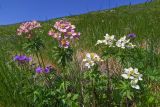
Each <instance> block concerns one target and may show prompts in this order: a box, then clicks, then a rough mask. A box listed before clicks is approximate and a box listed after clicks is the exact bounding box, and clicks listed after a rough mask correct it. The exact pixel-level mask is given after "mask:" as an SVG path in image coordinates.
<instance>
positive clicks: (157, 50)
mask: <svg viewBox="0 0 160 107" xmlns="http://www.w3.org/2000/svg"><path fill="white" fill-rule="evenodd" d="M66 19H68V20H69V21H71V22H72V23H73V24H74V25H76V27H77V31H80V32H81V37H80V40H79V41H77V43H76V46H75V47H74V50H76V51H78V52H80V51H81V52H83V51H88V52H97V53H101V51H102V49H101V48H100V47H95V43H96V41H97V40H99V39H103V36H104V35H105V34H106V33H109V34H114V35H116V36H124V35H127V34H129V33H135V34H136V35H137V38H136V39H135V42H136V43H137V44H138V46H139V47H140V49H139V50H137V51H136V52H135V51H134V53H132V54H134V58H133V59H126V60H125V61H128V62H131V63H132V64H133V65H134V66H136V67H137V68H140V69H141V70H142V71H143V74H144V76H146V77H144V78H146V79H145V80H144V81H143V82H144V84H146V86H144V87H148V88H146V89H145V88H144V89H142V91H141V92H140V93H138V94H137V96H138V95H140V94H141V96H140V97H137V96H134V98H137V100H136V99H135V102H136V103H137V106H139V107H147V106H148V107H152V106H155V107H158V106H160V0H156V1H154V2H152V3H145V4H140V5H135V6H124V7H120V8H115V9H112V11H111V10H106V11H100V12H92V13H88V14H84V15H80V16H72V17H66ZM56 20H57V19H53V20H49V21H46V22H41V25H42V28H40V31H41V32H40V33H39V35H40V36H41V38H43V41H44V43H45V51H42V53H43V57H45V58H46V59H47V61H48V60H49V61H50V62H53V63H54V64H56V62H55V61H54V58H53V56H52V48H53V44H54V43H53V40H52V39H51V38H50V37H48V31H49V30H50V28H51V27H52V26H53V24H54V23H55V21H56ZM18 26H19V24H16V25H9V26H1V27H0V106H1V105H2V107H3V106H11V105H13V106H15V107H18V106H20V107H22V105H23V106H41V104H40V103H39V102H36V100H37V99H36V97H35V98H34V100H35V101H33V100H32V99H31V98H32V97H33V96H32V93H33V91H30V90H29V88H30V89H34V86H33V85H32V82H31V81H29V78H28V77H29V76H30V75H32V74H31V73H27V72H28V70H27V69H19V68H18V67H17V66H16V64H15V63H14V62H13V61H12V56H13V55H15V54H16V53H18V52H19V50H20V49H21V47H20V45H19V44H18V42H17V41H19V38H18V37H17V35H16V29H17V27H18ZM22 41H23V40H22ZM75 53H76V52H75ZM71 65H72V66H71V67H68V70H69V73H66V74H65V75H67V77H68V78H69V79H68V78H67V80H68V81H71V82H70V84H72V87H75V89H74V91H75V93H77V92H78V91H79V89H80V87H81V83H79V82H78V81H79V79H80V78H75V77H76V75H77V72H79V68H78V67H77V66H78V65H77V63H76V62H71ZM58 67H59V68H61V66H58ZM33 74H34V72H33ZM97 78H100V77H97ZM103 82H104V81H103ZM114 82H115V81H113V83H114ZM102 84H104V83H102ZM97 86H99V85H97ZM28 87H29V88H28ZM72 87H71V88H72ZM37 89H39V88H37ZM24 90H25V91H24ZM44 90H45V89H44ZM44 90H40V91H39V90H35V91H34V95H35V96H36V95H37V96H38V94H39V93H40V94H39V96H42V98H41V97H38V98H39V101H41V102H43V104H44V105H45V104H47V101H48V102H49V101H50V99H46V98H48V96H47V94H48V93H49V92H51V91H50V90H48V91H44ZM60 91H61V90H60ZM100 91H101V90H100ZM43 92H46V93H47V94H46V93H43ZM117 92H118V91H117ZM57 94H58V92H57V93H53V95H54V96H55V97H57V96H58V95H57ZM61 94H63V92H62V93H61ZM29 95H31V96H29ZM62 96H63V95H62ZM68 96H69V95H68ZM114 96H116V95H114ZM58 97H59V96H58ZM64 97H65V96H64ZM74 97H77V96H74ZM89 98H90V97H88V99H89ZM116 98H121V97H119V96H118V94H117V97H116ZM44 99H46V102H45V101H44ZM75 99H76V98H75ZM56 100H57V99H56ZM56 100H54V101H56ZM73 100H74V98H73ZM79 100H80V99H79ZM90 100H92V99H90ZM102 100H103V99H98V100H97V101H99V103H100V104H103V103H104V102H103V101H102ZM115 100H116V101H117V102H119V99H115ZM67 101H68V100H66V102H67ZM116 101H115V102H116ZM88 102H89V101H88ZM88 102H87V101H86V102H84V103H86V105H89V103H88ZM115 102H114V103H115ZM38 103H39V104H38ZM52 103H53V102H52ZM67 103H68V102H67ZM69 103H70V102H69ZM34 104H35V105H34ZM53 104H54V103H53ZM59 104H61V102H59ZM104 104H105V103H104ZM71 105H72V104H71ZM59 106H66V105H59ZM74 106H76V104H75V105H74ZM99 106H102V107H104V105H99Z"/></svg>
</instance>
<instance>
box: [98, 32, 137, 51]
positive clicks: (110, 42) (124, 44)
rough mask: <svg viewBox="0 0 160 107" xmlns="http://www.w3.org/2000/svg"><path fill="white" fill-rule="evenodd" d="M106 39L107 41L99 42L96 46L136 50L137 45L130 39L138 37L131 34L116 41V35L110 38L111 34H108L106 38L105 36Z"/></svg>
mask: <svg viewBox="0 0 160 107" xmlns="http://www.w3.org/2000/svg"><path fill="white" fill-rule="evenodd" d="M104 37H105V39H104V40H98V41H97V43H96V45H98V44H102V43H103V44H105V45H107V46H109V47H115V46H117V47H119V48H122V49H125V48H134V47H135V45H133V44H132V43H131V42H130V38H133V37H136V36H135V34H129V35H128V36H123V37H121V38H120V39H119V40H116V39H115V36H114V35H111V36H110V35H109V34H106V36H104Z"/></svg>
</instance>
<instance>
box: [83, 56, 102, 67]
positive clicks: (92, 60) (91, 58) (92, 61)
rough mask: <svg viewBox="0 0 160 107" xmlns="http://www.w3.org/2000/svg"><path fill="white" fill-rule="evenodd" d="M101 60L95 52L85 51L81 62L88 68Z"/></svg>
mask: <svg viewBox="0 0 160 107" xmlns="http://www.w3.org/2000/svg"><path fill="white" fill-rule="evenodd" d="M101 61H103V60H102V59H101V58H100V57H99V56H98V55H97V54H96V53H87V54H86V56H85V58H84V59H83V62H84V63H85V64H84V66H85V67H87V68H88V69H90V68H91V67H93V66H94V65H95V64H96V62H101Z"/></svg>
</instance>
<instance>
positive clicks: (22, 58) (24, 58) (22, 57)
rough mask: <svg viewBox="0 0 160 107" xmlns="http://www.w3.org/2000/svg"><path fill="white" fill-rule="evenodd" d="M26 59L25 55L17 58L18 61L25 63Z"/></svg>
mask: <svg viewBox="0 0 160 107" xmlns="http://www.w3.org/2000/svg"><path fill="white" fill-rule="evenodd" d="M26 58H27V57H26V56H25V55H23V56H19V58H18V61H25V60H26Z"/></svg>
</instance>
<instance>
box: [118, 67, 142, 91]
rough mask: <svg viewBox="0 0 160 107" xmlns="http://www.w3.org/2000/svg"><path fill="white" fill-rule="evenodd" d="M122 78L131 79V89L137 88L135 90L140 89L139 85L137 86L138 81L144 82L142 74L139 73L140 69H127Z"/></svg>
mask: <svg viewBox="0 0 160 107" xmlns="http://www.w3.org/2000/svg"><path fill="white" fill-rule="evenodd" d="M121 76H122V77H123V78H124V79H130V80H131V87H133V88H135V89H140V87H139V85H137V83H138V81H139V80H140V81H141V80H142V76H143V75H142V74H140V73H139V72H138V69H137V68H134V69H133V68H132V67H130V68H125V69H124V73H123V74H121Z"/></svg>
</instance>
